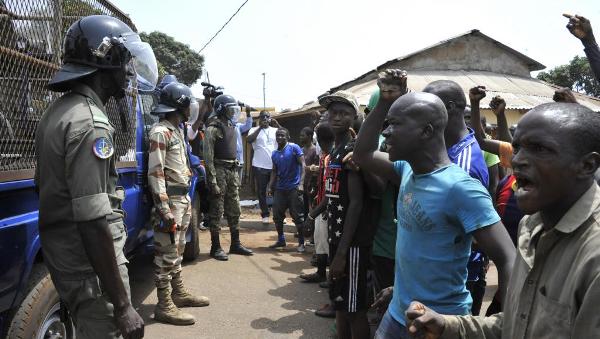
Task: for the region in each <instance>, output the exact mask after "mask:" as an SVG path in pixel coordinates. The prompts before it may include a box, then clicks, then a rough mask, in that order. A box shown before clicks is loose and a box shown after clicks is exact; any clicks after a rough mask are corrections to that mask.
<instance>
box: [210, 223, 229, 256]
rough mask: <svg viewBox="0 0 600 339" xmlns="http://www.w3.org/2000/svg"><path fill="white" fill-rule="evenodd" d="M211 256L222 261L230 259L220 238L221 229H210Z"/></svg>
mask: <svg viewBox="0 0 600 339" xmlns="http://www.w3.org/2000/svg"><path fill="white" fill-rule="evenodd" d="M210 242H211V245H210V256H211V257H213V258H215V259H217V260H221V261H226V260H229V257H228V256H227V254H225V251H223V249H222V248H221V241H220V240H219V230H218V229H212V228H211V229H210Z"/></svg>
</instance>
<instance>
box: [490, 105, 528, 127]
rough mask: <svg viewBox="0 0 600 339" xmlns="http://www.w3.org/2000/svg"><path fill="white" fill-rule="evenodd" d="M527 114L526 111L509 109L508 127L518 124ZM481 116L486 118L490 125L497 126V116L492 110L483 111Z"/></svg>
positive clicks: (507, 116) (507, 112)
mask: <svg viewBox="0 0 600 339" xmlns="http://www.w3.org/2000/svg"><path fill="white" fill-rule="evenodd" d="M525 112H526V111H525V110H516V109H507V110H506V120H507V121H508V127H510V126H512V125H515V124H517V123H518V122H519V120H520V119H521V117H523V114H525ZM481 115H482V116H485V118H486V120H487V123H488V124H493V125H495V124H496V116H495V115H494V113H493V112H492V110H491V109H489V108H488V109H485V108H484V109H482V110H481Z"/></svg>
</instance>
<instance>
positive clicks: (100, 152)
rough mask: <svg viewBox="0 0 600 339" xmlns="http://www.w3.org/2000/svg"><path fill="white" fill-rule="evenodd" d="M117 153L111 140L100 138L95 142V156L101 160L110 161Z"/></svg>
mask: <svg viewBox="0 0 600 339" xmlns="http://www.w3.org/2000/svg"><path fill="white" fill-rule="evenodd" d="M114 152H115V148H114V147H113V144H112V142H111V141H110V140H108V139H107V138H105V137H100V138H98V139H96V141H94V154H95V155H96V156H97V157H98V158H100V159H108V158H110V157H111V156H112V155H113V153H114Z"/></svg>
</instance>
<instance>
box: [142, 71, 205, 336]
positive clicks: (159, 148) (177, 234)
mask: <svg viewBox="0 0 600 339" xmlns="http://www.w3.org/2000/svg"><path fill="white" fill-rule="evenodd" d="M192 100H195V99H193V97H192V92H191V90H190V89H189V87H187V86H185V85H183V84H180V83H176V82H173V83H170V84H168V85H167V86H165V87H164V88H163V89H162V90H161V91H160V100H159V104H158V105H157V106H156V107H155V108H154V109H153V110H152V114H154V115H159V116H161V119H160V121H159V122H158V123H157V124H156V125H154V126H153V127H152V130H151V131H150V151H149V154H148V183H149V185H150V189H151V192H152V197H153V200H154V209H153V213H154V216H155V218H154V219H155V220H157V221H158V222H156V223H155V225H154V252H155V253H154V265H155V283H156V290H157V294H158V304H157V305H156V308H155V310H154V319H155V320H156V321H160V322H165V323H170V324H174V325H192V324H194V323H195V319H194V317H193V316H192V315H191V314H187V313H184V312H182V311H181V310H179V309H178V307H186V306H192V307H201V306H208V304H209V300H208V298H206V297H196V296H193V295H192V294H190V293H189V292H188V291H187V290H186V289H185V287H184V285H183V280H182V277H181V260H182V256H183V251H184V249H185V233H186V231H187V228H188V225H189V224H190V215H191V207H190V198H189V195H188V190H189V186H190V179H191V177H192V172H191V170H190V165H189V159H188V157H187V149H186V147H187V144H186V141H185V139H184V134H183V133H184V132H183V130H182V129H181V128H180V125H181V124H182V123H183V122H185V121H186V120H187V119H188V118H189V114H190V110H189V107H190V103H191V101H192Z"/></svg>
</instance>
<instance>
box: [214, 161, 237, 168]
mask: <svg viewBox="0 0 600 339" xmlns="http://www.w3.org/2000/svg"><path fill="white" fill-rule="evenodd" d="M214 161H215V165H218V166H223V167H229V168H232V167H238V166H240V163H239V162H238V161H237V160H224V159H215V160H214Z"/></svg>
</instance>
